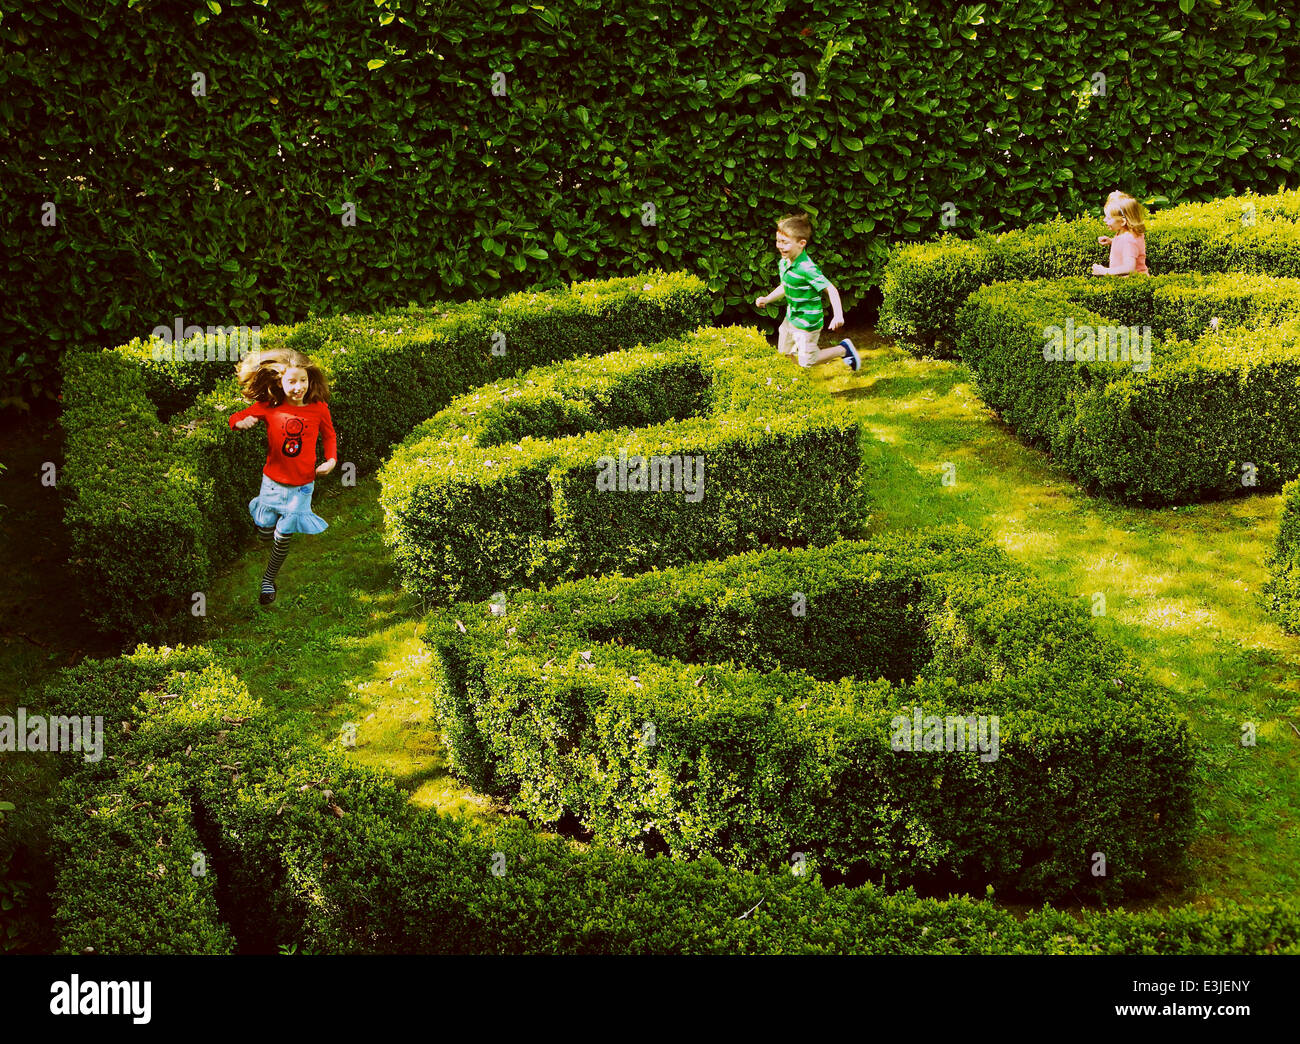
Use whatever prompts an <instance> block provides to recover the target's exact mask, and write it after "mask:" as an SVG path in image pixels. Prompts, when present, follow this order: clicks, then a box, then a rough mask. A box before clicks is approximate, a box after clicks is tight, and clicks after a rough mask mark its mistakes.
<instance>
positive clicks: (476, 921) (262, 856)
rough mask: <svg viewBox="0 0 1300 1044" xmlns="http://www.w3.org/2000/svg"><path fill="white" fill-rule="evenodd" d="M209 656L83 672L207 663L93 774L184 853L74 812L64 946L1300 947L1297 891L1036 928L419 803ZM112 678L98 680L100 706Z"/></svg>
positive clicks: (116, 743)
mask: <svg viewBox="0 0 1300 1044" xmlns="http://www.w3.org/2000/svg"><path fill="white" fill-rule="evenodd" d="M194 652H195V651H194V650H184V649H176V650H170V649H164V650H148V649H145V648H143V647H142V648H140V649H137V651H136V653H135V654H134V655H133V656H130V657H124V658H121V659H118V660H113V661H103V662H101V663H98V664H95V665H83V666H94V667H97V668H98V670H99V676H100V677H102V678H103V679H104V683H105V686H106V691H105V693H104V702H105V704H116V703H117V701H118V696H116V695H114V693H120V692H122V691H124V689H123V685H124V683H126V684H127V686H128V687H129V683H128V682H127V681H126V680H127V679H128V678H129V677H139V674H138V672H137V661H140V660H144V661H146V663H147V664H149V665H153V664H157V663H159V662H164V663H165V661H166V660H167V659H168V658H170V657H189V658H190V659H188V660H186V661H184V662H182V661H179V660H178V662H179V663H181V665H182V667H183V669H182V670H181V671H177V672H176V673H171V674H168V675H166V676H165V677H164V678H162V679H161V680H160V681H159V682H158V683H157V685H156V686H152V687H151V688H152V690H153V691H146V692H143V693H142V694H141V696H140V699H139V700H138V702H137V703H136V706H135V712H134V718H133V723H134V728H133V729H132V731H131V732H129V733H120V734H115V735H114V736H113V740H112V743H111V744H110V746H109V748H108V751H107V753H106V757H105V759H104V761H103V762H101V763H99V767H98V768H97V771H96V772H95V773H91V774H90V775H87V776H85V777H82V778H80V779H78V777H81V773H82V770H81V769H78V770H77V773H78V777H74V779H78V782H79V783H80V784H81V785H80V787H79V789H77V790H76V800H78V801H80V802H82V805H81V806H79V807H85V808H92V807H93V808H102V809H104V810H106V811H108V812H110V813H113V814H117V815H119V816H120V812H116V811H115V809H116V805H115V804H114V802H113V799H112V797H111V795H112V794H113V793H118V792H121V791H122V789H123V788H124V787H126V788H130V791H131V793H132V794H136V795H139V796H140V799H141V800H148V801H149V802H150V804H149V805H147V806H141V808H140V809H137V810H136V811H137V812H140V813H143V814H145V815H146V816H148V817H151V822H150V827H151V828H154V827H164V828H166V829H167V830H168V832H169V833H168V835H167V836H169V837H171V838H172V842H171V845H170V846H169V847H168V848H167V850H166V852H165V853H164V854H163V855H162V856H159V855H158V854H157V853H158V852H160V851H161V850H160V849H158V848H157V838H156V836H155V830H154V829H148V830H146V829H143V821H140V820H136V821H132V822H131V823H130V824H129V828H128V829H123V830H121V831H119V832H118V833H117V835H116V836H114V837H113V838H112V839H111V844H112V846H113V847H112V851H114V852H115V854H116V858H115V859H114V860H112V861H110V860H108V859H106V858H105V857H104V853H105V850H106V849H105V845H106V844H107V843H108V842H106V841H105V840H104V837H105V828H106V827H107V826H108V825H109V821H108V820H106V819H104V818H102V817H93V818H92V817H89V816H84V815H81V816H79V815H72V816H69V817H68V818H67V822H66V826H65V828H64V830H63V831H62V839H61V844H60V846H59V852H60V857H61V871H60V876H59V881H60V889H59V894H58V895H57V896H56V900H57V903H58V909H59V922H60V930H61V933H62V939H63V950H64V951H67V952H79V951H80V950H81V949H82V948H83V947H85V946H93V947H94V949H95V950H96V952H98V953H166V952H177V951H179V950H186V951H187V952H221V951H224V950H226V949H228V948H229V946H230V938H231V935H232V934H233V935H234V937H235V939H236V940H237V942H236V948H237V949H238V950H239V951H241V952H250V951H258V952H266V951H274V949H275V947H277V946H278V945H282V944H290V943H297V944H299V945H300V946H301V947H303V948H304V949H305V950H306V951H308V952H316V953H344V952H348V953H502V954H504V953H611V954H623V953H889V954H906V953H915V954H921V953H1071V954H1075V953H1292V954H1294V953H1300V903H1297V902H1296V901H1295V900H1279V901H1277V902H1274V903H1270V904H1267V905H1264V906H1260V907H1254V908H1252V907H1242V906H1238V905H1235V904H1226V905H1225V906H1223V907H1220V908H1215V909H1210V910H1198V909H1194V908H1191V907H1185V908H1180V909H1176V910H1172V911H1170V912H1169V913H1167V914H1162V913H1142V914H1133V913H1128V912H1125V911H1123V910H1120V911H1115V912H1108V913H1096V912H1090V913H1085V914H1084V915H1083V916H1082V918H1080V919H1075V918H1072V917H1070V916H1068V915H1066V914H1064V913H1059V912H1057V911H1054V910H1052V909H1051V908H1050V907H1046V908H1044V909H1042V910H1036V911H1032V912H1030V913H1029V914H1027V915H1025V916H1023V917H1018V916H1016V915H1014V914H1012V913H1009V912H1006V911H1003V910H999V909H997V908H995V907H993V906H992V905H991V904H988V903H985V902H977V901H975V900H973V899H969V898H954V899H949V900H946V901H939V900H933V899H919V898H917V897H916V896H915V895H914V894H913V893H912V892H910V891H904V892H901V893H898V894H888V893H886V892H884V891H883V890H881V889H879V888H876V887H873V886H870V885H867V886H864V887H861V888H854V889H850V888H844V887H838V886H834V887H826V886H825V885H823V883H822V882H821V880H820V878H819V877H818V876H817V875H816V874H813V873H809V874H805V875H802V876H799V875H795V874H792V873H790V872H788V871H784V872H757V873H750V872H745V871H740V870H735V869H729V868H726V867H724V866H722V865H721V864H719V863H718V862H717V861H716V860H714V859H712V858H710V857H707V856H706V857H703V858H701V859H699V860H698V861H693V862H681V861H676V860H668V859H642V858H638V857H634V856H627V855H622V854H619V853H617V852H615V851H612V850H609V849H604V848H601V847H599V846H594V845H593V846H590V847H589V848H587V849H586V850H585V851H582V850H578V849H577V848H576V847H575V846H574V845H572V844H571V843H568V842H565V841H563V840H561V839H558V838H549V839H546V838H540V837H538V836H536V835H534V834H533V833H532V832H530V831H528V830H526V829H523V828H522V827H521V826H519V825H518V824H517V823H508V824H506V825H504V826H501V827H498V828H495V829H491V830H486V829H482V828H477V827H475V826H473V825H471V824H469V823H467V822H465V821H462V820H459V819H454V818H449V817H444V816H439V815H437V814H434V813H430V812H427V811H424V810H420V809H417V808H414V807H413V806H411V805H410V804H409V803H408V801H407V797H406V795H405V794H403V793H402V792H401V791H400V790H399V789H398V788H397V787H396V786H395V784H394V783H393V781H392V780H391V778H388V777H385V776H383V775H380V774H378V773H375V772H373V771H371V770H367V769H361V768H356V767H354V766H352V765H351V764H349V762H348V761H347V759H346V758H345V757H344V756H343V755H342V754H341V753H339V752H338V751H337V750H324V749H321V748H319V747H316V746H314V745H312V744H309V743H302V742H294V741H292V740H291V738H290V737H288V736H287V735H284V734H281V733H279V732H278V731H277V728H276V726H275V725H274V723H273V722H272V721H271V719H270V718H269V716H268V714H267V712H266V711H265V709H264V708H263V707H262V706H261V705H260V704H259V703H258V702H257V701H255V700H252V699H251V698H250V697H249V696H248V694H247V692H246V690H245V689H244V687H243V685H242V684H241V683H240V682H239V681H238V679H236V678H234V677H232V676H231V675H229V674H228V673H226V672H225V671H223V670H222V669H221V668H220V667H219V666H217V665H215V664H209V665H208V666H202V667H201V666H199V663H198V662H196V661H195V660H194V659H193V657H194ZM91 677H92V675H84V676H83V677H82V678H81V680H80V681H79V682H78V686H77V688H78V690H79V691H81V692H82V694H83V695H84V696H85V697H86V698H88V699H89V700H90V701H91V704H92V705H93V703H94V702H95V696H94V693H93V691H92V688H91V687H92V686H93V682H90V681H89V679H90V678H91ZM164 697H166V698H164ZM146 764H151V765H154V766H155V768H154V771H153V772H152V774H150V776H149V778H148V780H145V779H143V778H142V773H141V770H140V766H142V765H146ZM87 768H91V766H87ZM155 779H156V783H154V784H153V787H152V789H149V790H145V789H142V788H144V787H147V786H148V785H149V782H150V781H152V780H155ZM186 807H188V808H189V809H190V812H191V818H190V819H189V821H188V822H189V823H190V824H192V831H191V830H190V829H187V827H186V821H185V818H184V815H183V812H184V809H185V808H186ZM164 813H165V815H164ZM173 815H174V818H173ZM187 845H193V846H203V850H204V851H205V852H206V853H208V854H210V855H211V859H210V860H209V861H208V864H207V874H206V875H205V876H203V877H201V878H199V879H197V880H193V879H192V875H191V873H190V871H189V869H188V867H183V866H182V865H181V860H180V858H179V856H180V855H182V854H184V849H185V846H187ZM172 854H176V861H175V863H174V864H172V865H168V863H167V860H168V859H169V858H170V856H171V855H172ZM159 862H162V863H163V868H164V873H163V874H161V875H157V869H158V868H157V866H156V865H155V864H157V863H159ZM191 865H192V864H191ZM150 873H153V874H154V875H155V877H153V878H150V877H149V876H148V875H149V874H150ZM186 878H191V880H187V879H186ZM131 884H134V885H135V886H136V889H135V891H134V892H132V893H129V894H127V893H124V889H125V888H126V887H128V886H129V885H131ZM101 894H102V895H103V896H105V897H106V898H105V899H104V900H102V901H96V899H95V898H94V897H95V896H97V895H101ZM141 895H144V896H147V897H148V899H147V901H141ZM214 896H215V902H216V911H215V915H214V912H213V904H212V899H213V897H214ZM742 915H743V916H742Z"/></svg>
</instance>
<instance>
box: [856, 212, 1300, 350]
mask: <svg viewBox="0 0 1300 1044" xmlns="http://www.w3.org/2000/svg"><path fill="white" fill-rule="evenodd" d="M1298 220H1300V189H1292V190H1290V191H1279V192H1278V193H1276V194H1275V195H1272V196H1256V195H1254V194H1251V193H1247V194H1245V195H1243V196H1235V197H1231V198H1228V199H1220V200H1215V201H1213V202H1209V203H1185V204H1183V205H1182V206H1177V207H1173V208H1171V209H1169V210H1165V211H1161V212H1160V213H1157V214H1152V215H1151V218H1150V221H1149V222H1148V224H1147V232H1146V246H1147V266H1148V267H1149V268H1150V269H1151V271H1152V273H1154V274H1156V275H1165V274H1173V273H1187V272H1253V273H1259V274H1264V275H1273V276H1288V277H1300V225H1298V224H1297V221H1298ZM1106 233H1107V229H1106V227H1105V225H1104V224H1103V222H1102V221H1101V219H1100V216H1098V217H1089V218H1080V219H1078V220H1075V221H1064V220H1054V221H1050V222H1045V223H1043V224H1038V225H1031V226H1030V227H1028V228H1023V229H1017V230H1015V231H1012V232H1004V233H1002V234H1001V235H997V236H982V237H980V238H978V239H975V240H963V239H958V238H957V237H956V236H955V235H952V234H950V233H947V234H945V235H944V236H943V237H942V238H940V239H939V240H938V241H936V242H932V243H914V244H905V245H901V246H899V247H896V248H895V249H894V251H893V253H892V254H891V256H890V259H889V262H888V264H887V265H886V266H885V271H884V276H883V279H882V283H881V288H882V290H883V291H884V301H883V303H882V305H881V308H880V317H879V320H878V323H877V328H878V329H879V331H880V332H881V333H883V334H886V335H888V336H892V337H895V338H897V339H898V343H899V344H900V345H902V346H903V347H905V348H908V349H910V350H912V351H916V352H924V353H926V354H929V355H937V356H940V357H951V356H952V355H954V354H956V355H958V356H961V357H962V358H965V356H964V355H962V353H961V350H960V344H959V342H960V340H961V335H962V333H963V332H964V327H963V326H962V325H961V323H960V322H959V321H958V320H957V313H958V311H959V310H960V309H961V306H962V305H963V304H964V303H965V302H966V299H967V298H968V297H969V296H970V295H971V294H973V293H974V292H975V291H976V290H978V289H979V288H980V287H981V286H985V285H987V284H989V283H994V282H1011V281H1014V280H1020V279H1061V278H1066V277H1070V276H1084V275H1088V274H1089V273H1090V272H1091V271H1092V266H1093V265H1094V264H1104V263H1105V261H1106V257H1107V251H1108V250H1109V249H1110V248H1109V247H1105V246H1099V245H1098V243H1097V237H1098V236H1101V235H1105V234H1106ZM1090 278H1096V277H1090Z"/></svg>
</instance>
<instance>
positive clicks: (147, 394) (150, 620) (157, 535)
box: [59, 272, 710, 637]
mask: <svg viewBox="0 0 1300 1044" xmlns="http://www.w3.org/2000/svg"><path fill="white" fill-rule="evenodd" d="M709 310H710V296H709V293H708V290H707V288H706V287H705V284H704V283H703V282H701V281H700V280H699V279H697V278H695V277H694V276H691V275H687V274H684V273H674V274H664V273H661V272H652V273H650V274H648V275H645V276H637V277H633V278H624V279H612V280H607V281H603V282H593V283H578V284H574V285H573V286H571V287H570V288H568V289H567V290H562V291H553V292H549V293H533V294H527V293H524V294H515V295H512V296H510V297H506V298H503V299H501V300H499V301H474V302H470V303H468V304H462V305H448V306H444V307H429V308H410V309H402V310H397V311H391V312H386V313H384V314H382V315H378V316H342V317H338V318H333V319H321V320H313V321H309V322H306V323H303V324H300V325H298V326H294V327H270V328H267V329H264V330H262V331H261V335H260V346H261V348H263V349H268V348H275V347H285V346H287V347H293V348H297V349H299V350H301V351H303V352H306V353H307V354H309V355H311V356H312V357H313V358H314V359H316V361H318V362H319V363H320V364H321V367H322V369H323V370H324V371H325V373H326V375H327V377H328V378H329V380H330V385H331V393H332V397H331V401H330V411H331V413H332V415H333V418H334V424H335V428H336V430H337V432H338V445H339V460H340V470H339V471H338V472H336V473H337V474H339V475H340V476H344V475H348V474H349V469H348V468H347V465H348V464H351V465H353V466H354V467H355V470H356V474H364V473H365V472H367V471H369V470H371V469H373V468H374V467H375V466H376V465H377V464H378V462H379V461H380V460H381V459H382V458H383V457H384V456H385V455H386V454H387V452H388V450H389V449H390V447H391V446H392V445H393V444H394V443H396V442H397V441H398V440H400V439H401V438H402V437H403V436H405V435H406V434H407V433H408V432H409V431H410V430H411V428H412V427H413V426H414V425H415V424H416V423H418V422H419V421H421V420H423V419H424V418H427V417H428V416H429V415H430V413H432V412H433V411H435V410H438V409H440V408H441V407H443V406H444V405H446V404H447V403H448V402H449V401H450V400H451V398H452V397H453V396H455V395H457V394H459V393H461V392H463V391H465V390H466V389H468V388H472V387H474V386H476V385H479V384H482V383H484V382H485V381H488V380H492V379H493V378H496V377H502V376H509V375H511V374H514V373H518V372H519V371H521V370H524V369H527V368H528V367H531V366H536V365H538V364H539V363H548V362H552V361H554V360H557V359H569V358H573V357H576V356H580V355H584V354H592V353H602V352H608V351H610V350H613V349H617V348H630V347H632V346H633V345H635V344H637V343H640V342H644V341H647V340H657V339H659V338H663V337H670V336H680V335H682V334H684V333H686V332H687V331H689V330H693V329H695V328H696V327H698V326H699V325H700V324H701V323H702V322H703V321H704V319H705V317H706V316H707V315H708V314H709ZM498 333H500V334H501V335H503V337H504V340H502V339H501V338H498V337H496V336H495V335H496V334H498ZM496 353H501V354H496ZM213 354H216V353H215V351H214V352H213ZM65 366H66V372H65V381H64V391H63V396H64V403H65V409H64V412H63V415H62V422H63V425H64V429H65V432H66V435H67V457H66V463H65V465H64V467H63V469H62V472H61V475H60V480H59V485H60V487H61V488H63V489H64V490H65V491H66V493H67V496H66V502H65V521H66V523H67V525H68V528H69V531H70V533H71V535H72V547H73V551H72V566H73V574H74V577H75V579H76V588H77V594H78V597H79V600H80V602H81V604H82V607H83V609H84V611H85V613H86V614H87V616H88V618H89V619H90V621H91V622H92V623H93V624H94V625H95V626H97V627H99V628H101V629H104V630H108V631H114V632H121V633H126V634H128V635H132V636H137V637H142V636H143V637H158V636H161V635H171V634H178V633H183V632H184V631H185V630H186V629H187V628H191V627H193V626H194V625H195V617H194V616H192V615H191V610H192V597H193V594H194V592H196V591H202V590H204V589H205V587H206V586H207V584H208V582H209V580H210V579H211V577H212V574H213V571H214V570H215V568H216V567H217V566H218V565H219V564H221V563H222V562H225V561H228V560H230V559H231V558H232V556H233V555H234V554H235V553H236V550H237V548H238V547H239V545H240V543H241V542H242V540H243V539H244V537H245V536H247V534H248V533H249V532H251V529H250V526H251V523H250V521H249V518H248V510H247V505H248V501H249V500H250V499H251V498H252V497H254V496H255V495H256V494H257V488H258V483H259V482H260V473H261V468H262V465H263V463H264V461H265V457H266V440H265V435H264V433H263V434H261V435H259V434H258V433H257V432H253V433H249V432H232V431H231V430H230V429H229V427H228V426H227V424H226V418H227V417H228V416H229V414H230V413H232V412H233V411H235V410H237V409H240V408H242V407H243V406H245V405H247V403H246V402H244V400H243V399H242V398H240V396H239V394H238V389H237V387H236V384H235V381H234V378H233V376H232V374H233V364H232V363H231V362H216V361H213V362H199V361H194V362H185V361H179V362H178V361H171V362H155V361H154V360H153V359H152V351H151V346H150V345H149V344H148V343H146V342H143V341H140V340H138V339H137V340H135V341H132V342H131V343H130V344H127V345H124V346H121V347H119V348H115V349H111V350H108V349H106V350H103V351H81V352H74V353H72V354H71V355H70V356H69V357H68V358H67V359H66V360H65ZM196 394H197V395H198V398H197V400H196V399H195V395H196Z"/></svg>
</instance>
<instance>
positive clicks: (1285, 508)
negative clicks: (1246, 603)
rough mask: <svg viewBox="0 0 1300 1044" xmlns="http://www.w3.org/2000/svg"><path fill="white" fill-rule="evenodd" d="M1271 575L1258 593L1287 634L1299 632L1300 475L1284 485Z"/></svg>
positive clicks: (1269, 566) (1269, 561)
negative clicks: (1299, 477)
mask: <svg viewBox="0 0 1300 1044" xmlns="http://www.w3.org/2000/svg"><path fill="white" fill-rule="evenodd" d="M1264 565H1265V566H1266V567H1267V569H1268V572H1269V576H1268V579H1267V580H1266V581H1265V582H1264V587H1263V588H1262V590H1261V591H1260V593H1259V599H1260V602H1261V604H1262V605H1263V606H1264V608H1265V609H1266V610H1267V611H1268V612H1269V614H1270V615H1272V616H1273V618H1274V619H1275V620H1277V622H1278V624H1279V626H1281V628H1282V629H1283V630H1284V631H1286V632H1287V633H1288V634H1300V479H1295V480H1292V481H1291V482H1288V483H1287V484H1286V486H1284V487H1283V489H1282V521H1281V524H1280V525H1279V527H1278V532H1277V543H1276V544H1275V545H1274V548H1273V553H1272V554H1271V555H1269V556H1268V558H1267V559H1266V560H1265V562H1264Z"/></svg>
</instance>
